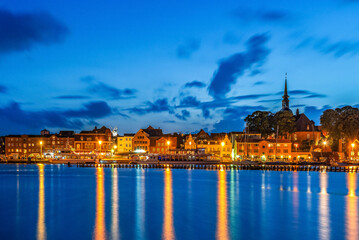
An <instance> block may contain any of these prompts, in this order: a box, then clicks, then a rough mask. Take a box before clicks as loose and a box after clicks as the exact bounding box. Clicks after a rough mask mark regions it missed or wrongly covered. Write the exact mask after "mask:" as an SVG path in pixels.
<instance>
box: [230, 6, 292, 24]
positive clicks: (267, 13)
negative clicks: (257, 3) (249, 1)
mask: <svg viewBox="0 0 359 240" xmlns="http://www.w3.org/2000/svg"><path fill="white" fill-rule="evenodd" d="M233 15H234V16H235V17H236V18H237V19H239V20H241V21H244V22H249V21H252V22H262V23H283V22H288V21H290V20H291V19H292V17H291V15H290V14H289V12H285V11H283V10H252V9H244V8H238V9H236V10H235V11H234V12H233Z"/></svg>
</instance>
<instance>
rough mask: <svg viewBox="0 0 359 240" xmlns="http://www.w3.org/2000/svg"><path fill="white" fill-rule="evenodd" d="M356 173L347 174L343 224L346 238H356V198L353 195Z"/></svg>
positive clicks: (352, 239) (358, 232) (357, 233)
mask: <svg viewBox="0 0 359 240" xmlns="http://www.w3.org/2000/svg"><path fill="white" fill-rule="evenodd" d="M356 181H357V176H356V173H348V174H347V187H348V191H349V192H348V195H347V196H346V211H345V226H346V239H348V240H354V239H358V236H359V231H358V224H359V223H358V198H357V196H356V195H355V190H356Z"/></svg>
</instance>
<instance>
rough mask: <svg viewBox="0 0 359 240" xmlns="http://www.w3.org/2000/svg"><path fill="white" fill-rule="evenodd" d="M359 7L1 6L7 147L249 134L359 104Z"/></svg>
mask: <svg viewBox="0 0 359 240" xmlns="http://www.w3.org/2000/svg"><path fill="white" fill-rule="evenodd" d="M358 12H359V1H356V0H332V1H309V0H303V1H194V0H191V1H189V0H184V1H171V0H166V1H164V0H155V1H115V0H106V1H98V0H96V1H95V0H86V1H80V0H79V1H69V0H62V1H48V0H47V1H45V0H41V1H40V0H32V1H28V0H0V78H1V80H0V104H1V105H0V122H1V125H0V135H5V134H18V133H38V132H39V130H41V129H43V128H48V129H50V130H51V131H53V132H55V131H58V130H60V129H74V130H76V131H78V130H81V129H89V128H93V127H94V126H102V125H106V126H108V127H118V129H119V132H120V133H125V132H126V133H127V132H136V131H137V130H138V129H139V128H142V127H146V126H148V125H152V126H153V127H161V128H163V129H164V131H165V132H174V131H175V132H192V131H196V130H199V129H201V128H204V129H207V130H209V131H213V132H221V131H239V130H242V129H243V126H244V122H243V118H244V117H246V116H247V115H248V114H250V113H252V112H253V111H255V110H269V111H273V112H275V111H278V110H279V109H280V108H281V94H282V92H283V88H284V77H285V73H286V72H287V73H288V88H289V91H290V106H291V108H292V110H293V112H295V110H296V108H299V110H300V112H305V113H306V114H307V115H308V116H309V117H310V118H312V119H313V120H314V121H315V122H316V123H317V124H319V116H320V114H321V112H322V111H323V110H325V109H327V108H335V107H339V106H342V105H356V104H359V100H358V97H357V92H358V91H357V90H358V89H359V88H358V87H359V79H358V78H359V77H358V76H359V74H358V73H359V67H358V66H359V65H358V63H359V34H358V33H359V17H358Z"/></svg>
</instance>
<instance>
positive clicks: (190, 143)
mask: <svg viewBox="0 0 359 240" xmlns="http://www.w3.org/2000/svg"><path fill="white" fill-rule="evenodd" d="M185 149H204V150H205V153H209V154H212V155H214V156H215V157H218V158H221V159H225V160H230V159H231V155H232V143H231V141H230V139H229V138H228V134H227V133H212V134H211V135H209V134H208V133H207V132H205V131H204V130H203V129H201V130H200V131H199V132H198V133H197V134H194V135H192V134H190V135H188V137H187V139H186V142H185Z"/></svg>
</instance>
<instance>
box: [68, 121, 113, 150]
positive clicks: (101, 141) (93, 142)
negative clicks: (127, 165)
mask: <svg viewBox="0 0 359 240" xmlns="http://www.w3.org/2000/svg"><path fill="white" fill-rule="evenodd" d="M114 145H115V143H114V141H113V139H112V132H111V130H110V129H109V128H106V127H105V126H103V127H101V128H97V127H95V128H94V129H93V130H91V131H81V132H80V133H77V134H75V149H74V150H75V152H76V153H77V154H95V153H101V154H106V153H110V152H111V149H113V147H114Z"/></svg>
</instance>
